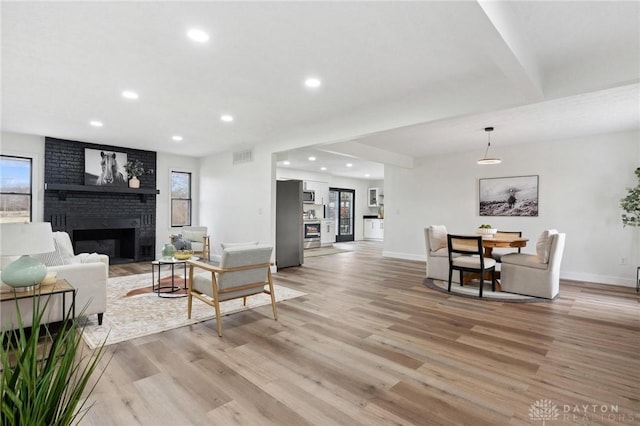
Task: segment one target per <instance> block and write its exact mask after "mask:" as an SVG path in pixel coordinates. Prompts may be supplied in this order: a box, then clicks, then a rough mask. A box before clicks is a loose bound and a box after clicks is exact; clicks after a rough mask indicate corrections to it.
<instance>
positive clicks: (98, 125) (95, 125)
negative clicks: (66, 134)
mask: <svg viewBox="0 0 640 426" xmlns="http://www.w3.org/2000/svg"><path fill="white" fill-rule="evenodd" d="M89 124H91V125H92V126H93V127H102V126H103V124H102V121H97V120H92V121H90V122H89Z"/></svg>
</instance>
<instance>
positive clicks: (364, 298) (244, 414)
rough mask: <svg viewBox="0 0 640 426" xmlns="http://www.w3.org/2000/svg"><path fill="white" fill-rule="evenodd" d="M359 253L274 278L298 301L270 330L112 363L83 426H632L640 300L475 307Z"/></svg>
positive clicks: (412, 268)
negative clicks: (541, 411)
mask: <svg viewBox="0 0 640 426" xmlns="http://www.w3.org/2000/svg"><path fill="white" fill-rule="evenodd" d="M356 248H357V250H356V251H354V252H352V253H341V254H336V255H329V256H319V257H314V258H310V259H308V260H307V261H306V262H305V265H304V266H303V267H301V268H289V269H285V270H282V271H280V272H279V273H277V274H275V275H274V278H275V281H276V283H277V284H280V285H284V286H288V287H291V288H295V289H298V290H301V291H304V292H306V293H307V295H306V296H304V297H300V298H297V299H293V300H289V301H285V302H281V303H279V304H278V309H279V320H278V321H277V322H276V321H274V320H273V317H272V316H271V312H270V309H271V308H270V307H269V306H263V307H260V308H258V309H254V310H251V311H247V312H242V313H237V314H233V315H231V316H227V317H225V318H224V320H223V332H224V337H223V338H219V337H218V335H217V334H216V324H215V320H211V321H207V322H204V323H200V324H196V325H193V326H190V327H186V328H180V329H176V330H172V331H168V332H164V333H160V334H156V335H153V336H149V337H144V338H140V339H137V340H132V341H128V342H124V343H120V344H117V345H113V346H110V347H108V351H107V357H111V361H110V363H109V365H108V366H107V368H106V371H105V372H104V375H103V376H102V378H101V379H100V381H99V382H98V384H97V387H96V388H95V391H94V394H93V395H92V398H93V399H95V401H96V402H95V405H94V407H93V408H92V409H91V411H90V412H89V414H88V415H87V417H85V419H84V420H83V423H82V424H96V425H118V426H121V425H138V424H139V425H269V424H271V425H311V424H313V425H379V424H380V425H382V424H402V425H411V424H414V425H438V424H450V425H454V424H455V425H458V424H469V425H501V424H510V425H511V424H513V425H529V424H536V425H541V424H542V420H543V418H542V417H537V418H536V417H530V408H531V406H532V404H534V403H536V402H537V401H540V400H548V401H551V402H552V403H553V404H555V405H556V408H557V411H547V412H546V415H547V416H552V415H553V414H554V413H557V414H558V417H557V418H556V420H555V421H550V420H552V419H551V418H550V417H546V420H547V423H546V424H547V425H550V426H556V425H560V424H576V423H577V424H589V425H591V424H616V425H617V424H638V422H640V401H639V398H640V356H639V352H640V315H639V313H640V309H639V298H638V295H637V294H636V292H635V289H631V288H622V287H614V286H606V285H594V284H586V283H581V282H566V281H563V282H562V283H561V286H560V298H559V299H557V300H554V301H553V302H548V303H532V304H516V303H512V304H509V303H499V302H487V301H478V300H474V299H465V298H459V297H455V296H450V295H447V294H443V293H439V292H436V291H434V290H430V289H428V288H426V287H425V286H424V285H423V284H422V280H423V278H424V272H425V267H424V262H412V261H404V260H397V259H387V258H382V256H381V250H382V246H381V244H380V243H370V242H361V243H357V244H356ZM149 270H150V267H149V264H136V265H123V266H117V267H111V274H112V275H113V276H115V275H127V274H132V273H142V272H149ZM194 303H197V301H194ZM185 315H186V300H185ZM565 406H568V407H569V411H570V412H568V413H566V412H565ZM586 406H588V407H586ZM603 410H606V412H604V413H603Z"/></svg>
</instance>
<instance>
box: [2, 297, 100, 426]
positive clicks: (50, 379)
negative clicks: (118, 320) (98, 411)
mask: <svg viewBox="0 0 640 426" xmlns="http://www.w3.org/2000/svg"><path fill="white" fill-rule="evenodd" d="M48 300H49V299H47V302H45V303H44V306H41V305H40V298H39V297H35V298H34V303H33V316H32V319H33V322H32V325H31V328H30V330H29V327H24V326H23V324H22V321H21V320H20V315H19V314H20V310H19V308H18V322H19V323H18V328H17V329H15V330H2V332H1V333H0V340H1V341H2V345H3V348H2V351H0V368H2V371H1V372H0V404H1V405H0V419H2V420H1V421H0V423H1V424H2V425H64V426H66V425H70V424H72V423H75V424H77V423H79V422H80V420H81V419H82V417H84V415H85V414H86V412H87V411H88V410H89V409H90V408H91V406H90V405H89V406H87V405H86V404H87V401H88V398H89V395H90V394H91V392H92V391H93V388H94V387H95V384H96V383H97V380H96V382H95V383H93V385H92V386H88V385H89V379H90V377H91V375H92V374H93V373H94V371H95V370H96V368H97V367H98V364H99V362H100V360H101V359H102V356H103V354H104V344H102V345H100V346H99V347H98V348H96V349H95V350H93V351H92V352H91V353H89V354H88V356H87V355H86V354H83V350H82V349H81V345H82V332H83V329H82V327H81V326H80V325H78V324H79V323H78V321H74V320H73V319H71V310H69V312H67V313H66V317H65V319H64V321H63V322H62V325H61V327H60V330H58V332H57V333H55V334H52V333H50V329H49V325H48V324H43V323H42V316H43V313H44V311H45V308H46V306H47V303H48ZM16 303H17V302H16ZM85 390H87V392H86V393H85Z"/></svg>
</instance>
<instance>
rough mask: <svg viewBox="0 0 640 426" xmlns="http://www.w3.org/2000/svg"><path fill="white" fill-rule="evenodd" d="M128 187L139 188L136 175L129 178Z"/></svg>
mask: <svg viewBox="0 0 640 426" xmlns="http://www.w3.org/2000/svg"><path fill="white" fill-rule="evenodd" d="M129 188H140V181H139V180H138V178H137V177H135V176H134V177H132V178H131V179H129Z"/></svg>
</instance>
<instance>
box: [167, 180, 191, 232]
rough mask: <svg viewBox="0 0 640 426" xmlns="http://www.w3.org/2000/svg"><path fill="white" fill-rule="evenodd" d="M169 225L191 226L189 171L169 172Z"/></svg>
mask: <svg viewBox="0 0 640 426" xmlns="http://www.w3.org/2000/svg"><path fill="white" fill-rule="evenodd" d="M171 226H191V173H186V172H171Z"/></svg>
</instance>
